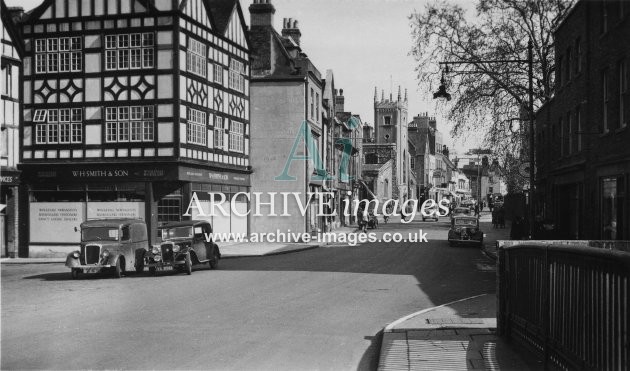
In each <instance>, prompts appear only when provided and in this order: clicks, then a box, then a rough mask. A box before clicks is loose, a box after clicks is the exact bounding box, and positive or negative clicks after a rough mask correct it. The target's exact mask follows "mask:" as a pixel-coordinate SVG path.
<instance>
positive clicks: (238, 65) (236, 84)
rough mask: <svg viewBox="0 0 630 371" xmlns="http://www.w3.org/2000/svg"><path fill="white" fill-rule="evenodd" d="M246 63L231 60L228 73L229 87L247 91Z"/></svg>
mask: <svg viewBox="0 0 630 371" xmlns="http://www.w3.org/2000/svg"><path fill="white" fill-rule="evenodd" d="M244 74H245V65H244V64H243V62H240V61H237V60H236V59H232V60H230V74H229V75H228V87H229V88H230V89H234V90H237V91H240V92H241V93H243V92H245V76H244Z"/></svg>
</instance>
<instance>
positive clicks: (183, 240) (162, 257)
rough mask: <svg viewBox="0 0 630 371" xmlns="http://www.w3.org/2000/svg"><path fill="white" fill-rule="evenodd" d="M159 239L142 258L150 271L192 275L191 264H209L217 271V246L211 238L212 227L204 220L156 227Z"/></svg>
mask: <svg viewBox="0 0 630 371" xmlns="http://www.w3.org/2000/svg"><path fill="white" fill-rule="evenodd" d="M158 233H159V235H160V236H161V238H162V243H161V244H160V245H159V246H154V247H153V248H152V249H151V250H150V251H148V252H147V254H146V255H145V263H146V265H147V266H148V267H149V272H151V273H153V274H155V273H156V272H157V270H165V269H175V270H176V271H178V272H183V271H185V272H186V273H187V274H191V273H192V266H193V264H204V263H208V264H209V265H210V268H212V269H216V268H217V267H218V265H219V259H221V252H220V251H219V246H217V244H216V243H214V241H213V239H212V225H210V223H209V222H207V221H205V220H188V221H183V222H174V223H168V224H165V225H163V226H161V227H159V228H158Z"/></svg>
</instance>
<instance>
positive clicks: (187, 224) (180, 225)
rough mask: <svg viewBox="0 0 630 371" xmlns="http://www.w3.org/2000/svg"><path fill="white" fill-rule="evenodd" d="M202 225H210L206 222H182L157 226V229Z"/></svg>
mask: <svg viewBox="0 0 630 371" xmlns="http://www.w3.org/2000/svg"><path fill="white" fill-rule="evenodd" d="M202 224H210V222H209V221H207V220H184V221H181V222H170V223H166V224H164V225H161V226H159V228H176V227H191V226H197V225H202Z"/></svg>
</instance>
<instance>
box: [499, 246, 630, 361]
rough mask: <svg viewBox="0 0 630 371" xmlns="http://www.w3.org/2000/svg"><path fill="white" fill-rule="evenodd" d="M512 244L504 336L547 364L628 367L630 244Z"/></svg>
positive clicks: (503, 288) (503, 255) (505, 252)
mask: <svg viewBox="0 0 630 371" xmlns="http://www.w3.org/2000/svg"><path fill="white" fill-rule="evenodd" d="M594 242H597V241H594ZM509 245H510V244H509V243H508V244H506V246H499V248H498V266H497V284H498V294H497V298H498V309H497V322H498V331H499V333H500V334H501V335H502V336H504V337H506V338H508V339H509V340H510V341H512V343H513V344H515V345H519V344H520V345H524V346H527V347H529V348H530V349H531V350H533V351H535V352H539V353H540V354H541V355H542V356H543V358H544V362H545V366H546V368H549V367H551V368H559V369H566V370H629V369H630V305H629V304H630V282H629V281H630V253H628V252H626V251H627V249H626V251H621V250H624V247H626V248H627V246H628V245H627V244H624V243H620V244H619V246H620V247H621V249H620V250H614V249H611V248H615V246H614V245H611V244H608V245H609V246H602V245H605V243H601V244H599V246H598V247H588V246H584V245H583V244H582V246H580V245H579V244H577V245H572V244H565V245H553V244H543V243H535V242H531V243H530V242H525V241H521V243H520V244H516V245H512V246H509ZM595 246H597V245H595Z"/></svg>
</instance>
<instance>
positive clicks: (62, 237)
mask: <svg viewBox="0 0 630 371" xmlns="http://www.w3.org/2000/svg"><path fill="white" fill-rule="evenodd" d="M22 33H23V37H24V41H25V58H24V82H23V89H24V122H23V127H22V159H23V165H22V169H23V175H24V176H23V179H24V181H25V182H26V183H27V185H28V195H27V196H28V197H25V198H24V201H23V207H24V208H25V209H26V210H27V215H28V219H27V223H25V229H26V231H25V233H26V234H27V235H28V241H27V242H28V248H29V255H30V256H39V254H47V255H50V254H57V253H59V254H61V253H62V252H65V251H66V250H67V249H65V248H57V250H61V251H57V250H55V247H54V246H60V245H61V246H68V248H70V246H72V245H73V244H76V243H77V242H78V241H79V233H78V232H77V231H76V228H75V227H78V226H79V224H80V223H81V222H82V221H83V220H86V219H93V218H109V217H140V218H143V219H145V221H146V222H147V224H148V225H149V228H150V230H151V231H152V232H151V238H152V242H154V241H155V240H156V238H157V233H156V231H157V226H158V225H159V224H160V223H163V222H167V221H175V220H180V219H183V218H184V219H185V218H190V217H192V218H206V219H210V221H211V222H212V223H213V225H214V228H215V230H216V231H221V232H247V230H248V224H247V218H246V217H242V216H238V215H236V214H232V210H231V208H230V207H224V210H225V211H226V213H225V214H223V213H222V212H220V210H217V213H216V214H218V215H215V216H200V215H199V213H198V210H197V209H194V210H193V212H192V213H191V215H190V216H183V215H184V214H185V213H186V211H187V206H188V204H189V201H190V199H191V197H192V195H193V193H196V194H197V197H198V199H199V200H200V202H201V204H202V205H203V206H204V207H206V206H207V205H208V204H209V202H210V197H215V198H216V199H218V200H221V199H222V198H223V197H225V198H226V199H227V200H228V201H229V200H231V198H232V196H233V195H235V194H238V193H239V192H247V191H249V187H250V170H249V94H248V90H249V46H248V40H247V26H246V25H245V22H244V17H243V13H242V9H241V7H240V4H239V2H238V0H152V1H149V0H46V1H44V2H43V3H42V4H41V5H40V6H39V7H37V8H36V9H34V10H33V11H31V12H30V13H29V14H28V16H27V18H26V19H25V20H24V22H23V24H22ZM209 192H211V193H214V194H215V195H214V196H213V195H210V194H209ZM227 206H229V204H228V205H227ZM247 207H248V205H247V199H246V198H245V196H242V197H240V198H237V199H236V202H235V209H236V210H237V211H241V212H238V214H243V212H244V211H245V210H246V208H247ZM204 211H206V212H209V210H207V209H206V210H204ZM51 246H52V247H51Z"/></svg>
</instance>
